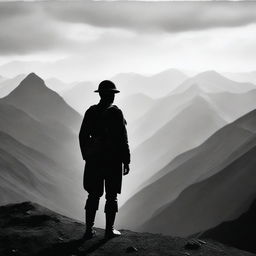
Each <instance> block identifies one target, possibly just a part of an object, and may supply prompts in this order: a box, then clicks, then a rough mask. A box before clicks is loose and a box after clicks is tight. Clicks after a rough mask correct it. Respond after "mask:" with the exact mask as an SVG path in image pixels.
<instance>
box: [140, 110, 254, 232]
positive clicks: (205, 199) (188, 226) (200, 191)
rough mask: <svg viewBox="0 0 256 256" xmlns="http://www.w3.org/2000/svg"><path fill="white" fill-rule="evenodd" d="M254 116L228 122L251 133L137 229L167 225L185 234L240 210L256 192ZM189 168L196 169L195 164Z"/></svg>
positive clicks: (157, 229) (156, 229)
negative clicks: (213, 168) (218, 164)
mask: <svg viewBox="0 0 256 256" xmlns="http://www.w3.org/2000/svg"><path fill="white" fill-rule="evenodd" d="M255 119H256V110H255V111H253V112H251V113H249V114H248V115H245V116H244V117H242V118H240V119H238V120H237V121H236V122H234V123H233V124H231V125H238V126H240V124H241V126H240V127H242V129H244V131H245V132H247V133H248V135H249V134H251V135H249V137H248V135H247V139H246V137H245V140H244V142H243V143H242V144H240V145H238V146H237V147H235V148H234V151H233V152H232V153H231V154H230V156H229V157H228V158H227V160H225V161H224V162H223V163H222V164H221V165H220V167H219V171H217V172H216V170H215V171H214V172H212V170H211V169H208V172H209V171H210V173H209V174H210V176H209V174H208V175H207V170H206V172H205V174H206V175H202V176H201V177H198V178H197V181H196V182H195V183H194V184H192V185H191V186H188V187H187V188H186V189H185V190H184V191H183V192H182V193H181V194H180V195H179V196H178V197H177V198H176V199H175V200H170V202H169V203H167V204H166V205H164V206H162V207H161V208H159V209H158V211H156V212H155V213H154V215H153V216H152V217H151V219H150V220H149V221H147V222H146V223H145V224H143V225H142V229H141V230H148V231H150V230H152V229H153V230H155V231H156V232H163V233H166V232H168V231H167V230H168V229H167V226H170V227H172V229H171V230H172V231H170V232H171V233H172V234H173V235H174V234H176V235H181V236H185V235H189V234H192V233H196V232H200V231H204V230H206V229H209V228H211V227H213V226H216V225H217V224H219V223H221V222H223V221H227V220H230V219H233V218H236V217H237V216H239V215H240V214H241V213H243V212H244V211H245V210H246V209H247V207H248V204H250V203H251V202H252V200H253V199H254V197H255V194H256V190H255V183H254V180H253V179H252V177H253V172H254V170H255V166H256V158H255V152H256V132H255V131H256V127H255V124H256V122H255ZM253 126H254V129H252V128H253ZM248 127H250V129H248ZM218 133H219V132H218ZM221 146H222V147H223V144H221ZM216 149H217V148H216ZM212 153H213V154H214V153H215V152H214V151H213V152H212ZM203 159H204V158H202V160H201V161H203ZM206 160H207V159H206ZM208 161H209V160H208ZM193 169H195V170H196V166H193Z"/></svg>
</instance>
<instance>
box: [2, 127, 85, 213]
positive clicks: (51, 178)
mask: <svg viewBox="0 0 256 256" xmlns="http://www.w3.org/2000/svg"><path fill="white" fill-rule="evenodd" d="M0 151H1V152H0V165H1V172H0V191H1V193H0V204H6V203H10V202H20V201H24V200H34V201H37V202H39V203H40V204H42V205H45V206H48V207H50V208H51V209H53V210H56V211H58V212H62V213H65V214H68V215H69V216H71V215H76V216H79V214H80V211H81V209H80V208H79V207H80V205H81V204H83V191H82V184H80V185H81V187H79V188H78V187H77V184H79V183H80V180H81V178H82V174H81V173H80V174H78V173H77V175H76V176H74V174H73V173H72V170H70V169H68V167H65V166H61V165H60V164H59V163H57V162H56V160H55V159H54V158H53V159H51V158H50V157H49V156H46V155H44V154H42V153H40V152H38V151H36V150H34V149H32V148H31V147H28V146H26V145H24V144H22V143H20V142H19V141H17V140H15V139H14V138H13V137H11V136H10V135H8V134H6V133H4V132H0ZM67 189H68V191H69V193H68V194H67V193H65V191H66V190H67Z"/></svg>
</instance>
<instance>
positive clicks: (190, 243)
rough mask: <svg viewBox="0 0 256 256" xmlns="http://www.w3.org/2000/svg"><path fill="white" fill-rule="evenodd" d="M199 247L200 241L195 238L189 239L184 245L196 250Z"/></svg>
mask: <svg viewBox="0 0 256 256" xmlns="http://www.w3.org/2000/svg"><path fill="white" fill-rule="evenodd" d="M200 248H201V243H200V242H199V241H197V240H195V239H193V240H189V241H188V242H187V243H186V245H185V249H189V250H198V249H200Z"/></svg>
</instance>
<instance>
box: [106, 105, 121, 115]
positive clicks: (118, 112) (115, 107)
mask: <svg viewBox="0 0 256 256" xmlns="http://www.w3.org/2000/svg"><path fill="white" fill-rule="evenodd" d="M109 110H110V111H111V112H112V113H115V114H119V115H122V114H123V112H122V110H121V109H120V108H119V107H118V106H117V105H111V107H110V108H109Z"/></svg>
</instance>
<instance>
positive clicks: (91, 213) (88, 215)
mask: <svg viewBox="0 0 256 256" xmlns="http://www.w3.org/2000/svg"><path fill="white" fill-rule="evenodd" d="M95 215H96V210H86V211H85V226H86V229H85V233H84V236H83V238H84V239H86V240H87V239H91V238H93V237H94V236H96V231H95V230H94V229H93V226H94V219H95Z"/></svg>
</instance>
